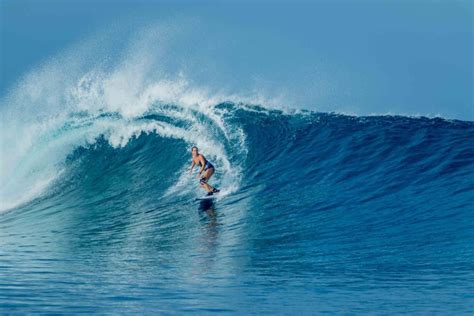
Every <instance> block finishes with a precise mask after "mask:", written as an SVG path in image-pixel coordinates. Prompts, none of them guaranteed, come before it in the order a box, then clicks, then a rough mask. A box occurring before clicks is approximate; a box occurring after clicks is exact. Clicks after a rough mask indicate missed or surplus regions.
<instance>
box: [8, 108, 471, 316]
mask: <svg viewBox="0 0 474 316" xmlns="http://www.w3.org/2000/svg"><path fill="white" fill-rule="evenodd" d="M40 129H41V132H39V131H36V133H34V135H30V137H31V138H32V139H33V138H34V139H36V141H35V144H34V145H33V146H32V147H31V151H30V153H29V154H28V155H27V156H25V157H23V159H22V160H15V161H14V163H15V168H12V169H11V170H5V171H4V172H6V173H8V172H10V171H11V173H10V177H7V182H6V183H2V185H5V186H6V187H7V188H8V185H10V188H12V189H11V190H14V191H12V192H21V193H25V192H26V193H28V190H30V191H31V190H37V187H35V186H41V185H42V184H43V183H46V182H48V181H49V178H48V177H51V176H52V177H53V180H51V181H50V182H48V184H47V186H45V188H43V189H41V190H40V192H41V193H40V194H38V195H37V196H35V197H34V198H32V199H31V200H29V201H27V202H24V203H21V204H20V205H16V206H12V207H10V208H8V209H5V210H3V213H2V214H1V215H0V241H1V248H0V249H1V250H0V251H1V252H0V268H1V275H0V284H1V287H0V302H1V304H0V305H1V311H2V313H3V312H4V313H13V312H22V313H23V312H24V313H36V312H52V313H125V314H131V313H147V314H151V313H156V312H158V313H160V312H163V313H165V314H168V313H174V312H177V313H183V312H186V313H198V314H200V313H212V312H216V313H218V314H221V313H235V314H266V313H269V314H274V313H276V314H294V313H300V314H314V313H326V312H327V313H356V314H358V313H366V312H372V313H385V312H389V313H405V312H410V313H423V314H424V313H428V314H431V313H440V314H443V313H445V312H448V311H449V312H453V313H457V314H469V313H470V312H472V308H473V303H474V301H473V297H472V294H470V293H473V290H474V289H473V284H474V282H473V281H474V272H473V271H474V269H473V268H474V266H473V262H474V261H473V259H474V250H473V247H472V244H473V242H474V229H473V224H472V223H473V222H474V215H473V214H474V213H473V208H472V206H473V202H474V183H473V177H472V176H473V174H474V143H473V139H474V123H472V122H463V121H450V120H445V119H442V118H431V119H430V118H423V117H420V118H410V117H403V116H373V117H356V116H345V115H336V114H328V113H314V112H310V111H291V112H284V111H280V110H269V109H266V108H264V107H263V106H257V105H247V104H237V103H232V102H224V103H219V104H212V105H208V106H206V107H197V106H196V107H192V106H191V107H184V106H179V105H177V104H160V103H152V105H151V106H150V107H149V108H148V109H147V110H146V111H145V112H144V113H142V114H140V115H138V116H136V117H133V118H130V117H125V116H124V115H123V114H120V113H118V112H101V113H97V114H95V115H92V114H91V113H86V112H80V113H68V114H67V115H66V116H62V117H60V118H55V119H52V122H49V123H48V124H46V126H45V125H43V126H41V128H40ZM193 145H197V146H199V148H200V151H201V152H202V153H204V154H205V156H206V158H207V159H208V160H209V161H211V162H212V163H213V164H214V165H215V167H216V174H215V177H213V178H212V179H211V181H210V182H211V183H212V184H214V185H215V186H217V187H219V188H220V189H221V190H222V191H221V192H220V193H218V194H217V195H216V198H215V199H214V200H210V201H195V198H196V197H199V196H202V195H203V194H204V191H202V189H200V188H199V183H198V179H196V178H195V175H196V174H194V175H192V176H190V175H189V174H188V173H187V168H189V165H190V158H191V155H190V148H191V146H193ZM61 155H62V156H61ZM55 159H57V160H56V161H55V163H54V164H53V165H52V166H50V165H49V163H51V160H53V161H54V160H55ZM8 162H9V161H8V160H7V162H6V163H8ZM48 167H51V169H52V170H54V172H53V173H52V174H50V171H51V170H49V169H48ZM15 181H18V182H16V183H15ZM21 181H25V182H21ZM3 198H4V202H6V200H5V199H7V198H8V196H5V197H3Z"/></svg>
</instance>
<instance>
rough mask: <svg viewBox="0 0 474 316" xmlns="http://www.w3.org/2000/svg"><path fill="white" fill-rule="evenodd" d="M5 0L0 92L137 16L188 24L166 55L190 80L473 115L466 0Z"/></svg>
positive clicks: (355, 107) (370, 109)
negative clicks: (180, 62) (70, 49)
mask: <svg viewBox="0 0 474 316" xmlns="http://www.w3.org/2000/svg"><path fill="white" fill-rule="evenodd" d="M0 4H1V7H0V8H1V16H0V21H1V22H0V28H1V56H0V58H1V64H0V66H1V78H0V79H1V83H0V95H4V94H6V93H7V92H8V91H9V89H11V87H12V85H13V84H14V83H15V82H16V81H17V80H19V78H21V76H22V75H24V74H26V73H28V72H31V71H34V69H35V67H37V66H38V65H39V64H40V63H41V62H44V61H47V60H48V59H50V58H52V57H54V56H55V55H57V54H61V52H62V51H64V50H65V49H67V48H68V47H71V45H74V44H75V43H78V42H80V41H82V40H84V39H85V38H87V37H90V36H93V35H94V34H95V33H97V32H100V31H101V30H103V29H107V28H109V27H111V26H117V25H118V26H119V27H123V28H126V29H127V30H128V32H134V30H136V32H140V27H139V25H142V24H143V23H144V22H160V21H167V23H171V24H173V23H175V24H178V25H179V24H183V25H184V24H186V23H187V21H192V23H194V24H192V25H196V26H195V27H194V26H193V27H191V29H192V30H191V31H190V32H189V31H188V33H187V35H186V36H184V37H183V39H182V40H181V41H179V44H177V45H174V46H173V49H174V50H172V51H168V53H169V54H170V55H172V56H175V57H176V60H183V59H184V58H188V59H189V63H188V64H187V65H186V67H187V70H188V71H190V72H191V73H192V77H193V78H192V79H194V80H199V81H201V82H209V84H210V85H213V86H216V85H222V86H225V87H226V88H227V89H229V90H231V91H232V92H237V93H239V92H240V93H245V91H247V90H255V89H261V90H262V92H263V93H264V94H269V95H272V94H274V95H277V94H284V95H285V96H287V98H288V100H289V103H291V104H292V105H293V106H295V107H299V108H306V109H313V110H318V111H342V112H349V113H354V114H358V115H366V114H371V113H379V114H384V113H389V112H390V113H393V114H408V115H438V114H439V115H441V116H444V117H448V118H458V119H464V120H474V104H473V95H472V90H473V89H472V88H473V57H472V56H473V5H472V2H471V1H416V0H415V1H305V2H296V3H295V2H290V1H288V2H284V1H279V2H272V1H260V2H258V3H253V2H250V1H246V2H239V1H205V2H194V1H193V2H187V1H174V2H171V1H166V2H163V1H132V0H130V1H124V0H122V1H110V0H109V1H105V0H97V1H78V0H72V1H58V0H55V1H52V0H35V1H32V0H30V1H25V0H0ZM173 21H174V22H173ZM190 23H191V22H190ZM96 58H99V59H100V58H101V56H96ZM104 58H105V57H104Z"/></svg>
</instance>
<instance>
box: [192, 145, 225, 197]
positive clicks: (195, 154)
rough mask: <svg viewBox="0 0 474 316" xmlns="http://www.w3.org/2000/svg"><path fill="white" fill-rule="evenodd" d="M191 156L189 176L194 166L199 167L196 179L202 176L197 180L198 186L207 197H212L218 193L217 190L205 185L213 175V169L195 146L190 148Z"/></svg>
mask: <svg viewBox="0 0 474 316" xmlns="http://www.w3.org/2000/svg"><path fill="white" fill-rule="evenodd" d="M191 155H192V159H193V161H192V163H191V168H190V169H189V174H191V173H192V172H193V169H194V166H195V165H199V166H200V167H201V169H200V170H199V174H198V176H197V178H199V177H201V175H202V174H203V173H204V175H203V176H202V177H201V179H200V180H199V184H200V185H201V187H202V188H203V189H204V190H206V191H207V195H208V196H210V195H213V194H214V193H217V192H219V190H218V189H216V188H214V187H213V186H211V185H209V183H207V182H208V181H209V179H210V178H211V177H212V175H213V174H214V171H215V168H214V166H213V165H212V164H211V163H210V162H209V161H208V160H207V159H206V157H204V156H203V155H201V154H200V153H199V151H198V148H197V147H196V146H193V148H191Z"/></svg>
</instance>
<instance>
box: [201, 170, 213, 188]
mask: <svg viewBox="0 0 474 316" xmlns="http://www.w3.org/2000/svg"><path fill="white" fill-rule="evenodd" d="M213 174H214V168H209V169H207V170H206V172H205V173H204V176H203V177H202V178H201V180H200V181H199V182H200V183H201V186H202V187H203V188H204V189H206V191H208V192H212V191H213V190H214V188H213V187H212V186H210V185H209V184H208V183H207V181H209V179H210V178H211V177H212V175H213Z"/></svg>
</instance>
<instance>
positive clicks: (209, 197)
mask: <svg viewBox="0 0 474 316" xmlns="http://www.w3.org/2000/svg"><path fill="white" fill-rule="evenodd" d="M215 198H216V196H215V195H209V196H207V195H205V196H201V197H197V198H195V199H194V200H195V201H207V200H214V199H215Z"/></svg>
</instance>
